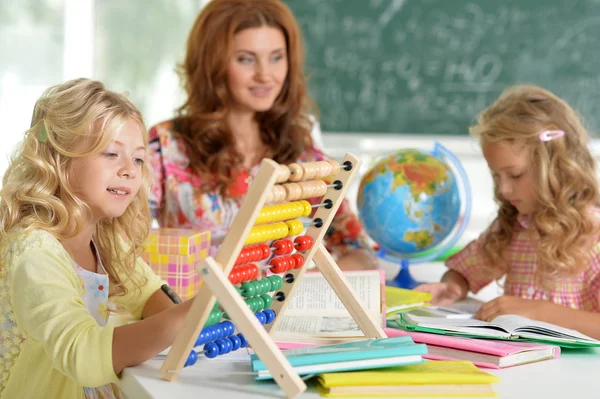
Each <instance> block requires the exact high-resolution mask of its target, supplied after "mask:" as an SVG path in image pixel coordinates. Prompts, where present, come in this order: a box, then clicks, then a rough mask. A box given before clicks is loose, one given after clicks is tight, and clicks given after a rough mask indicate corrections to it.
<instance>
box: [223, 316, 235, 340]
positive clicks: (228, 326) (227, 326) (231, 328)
mask: <svg viewBox="0 0 600 399" xmlns="http://www.w3.org/2000/svg"><path fill="white" fill-rule="evenodd" d="M221 325H222V326H223V331H224V332H225V336H226V337H229V336H230V335H233V333H235V324H233V323H232V322H230V321H229V320H226V321H224V322H222V323H221Z"/></svg>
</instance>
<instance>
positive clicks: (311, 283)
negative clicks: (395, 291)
mask: <svg viewBox="0 0 600 399" xmlns="http://www.w3.org/2000/svg"><path fill="white" fill-rule="evenodd" d="M344 277H346V280H348V283H349V284H350V285H351V286H352V288H353V289H354V292H356V295H357V296H358V298H359V299H360V300H361V301H362V303H363V305H365V307H366V308H367V309H368V310H369V312H372V313H376V314H379V313H380V311H381V283H380V273H379V271H377V270H372V271H371V270H370V271H360V272H345V273H344ZM315 312H318V313H319V314H323V315H325V314H327V315H330V316H350V313H348V311H347V310H346V308H345V307H344V304H343V303H342V301H341V300H340V299H339V298H338V296H337V295H336V293H335V292H334V291H333V288H331V286H330V285H329V283H328V282H327V280H326V279H325V277H323V275H322V274H321V273H306V274H305V275H304V277H303V278H302V281H301V282H300V286H299V287H298V288H297V289H296V292H295V293H294V295H293V297H292V299H291V300H290V303H289V304H288V307H287V309H286V311H285V315H286V316H288V315H296V316H298V315H306V316H311V315H314V313H315Z"/></svg>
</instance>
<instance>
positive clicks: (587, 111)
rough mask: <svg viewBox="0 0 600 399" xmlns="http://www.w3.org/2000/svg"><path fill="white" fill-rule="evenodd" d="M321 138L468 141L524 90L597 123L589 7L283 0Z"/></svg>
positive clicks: (501, 1)
mask: <svg viewBox="0 0 600 399" xmlns="http://www.w3.org/2000/svg"><path fill="white" fill-rule="evenodd" d="M286 2H287V4H288V5H289V6H290V8H291V9H292V11H293V12H294V14H295V15H296V17H297V19H298V21H299V24H300V26H301V28H302V31H303V35H304V40H305V48H306V51H307V62H306V71H307V74H308V77H309V88H310V93H311V95H312V97H313V99H314V100H315V101H316V103H317V105H318V106H319V110H320V121H321V125H322V128H323V130H324V131H326V132H358V133H364V132H373V133H375V132H377V133H408V134H411V133H417V134H462V135H464V134H468V126H469V125H470V124H472V122H473V120H474V117H475V116H476V115H477V113H479V112H480V111H481V110H483V109H484V108H485V107H486V106H487V105H489V104H490V103H491V102H492V101H493V100H494V99H495V98H496V97H497V96H498V94H500V92H501V91H502V89H504V88H505V87H506V86H508V85H511V84H516V83H533V84H538V85H541V86H542V87H545V88H547V89H549V90H552V91H554V92H555V93H556V94H558V95H559V96H561V97H563V98H564V99H565V100H567V102H569V103H570V104H571V105H572V106H574V107H575V108H576V109H577V110H578V111H579V112H580V113H581V114H583V116H584V117H585V119H586V122H587V125H588V127H589V128H590V129H591V130H592V131H596V130H597V129H598V127H600V126H599V125H600V119H599V118H600V115H599V113H600V0H481V1H476V0H470V1H469V0H286Z"/></svg>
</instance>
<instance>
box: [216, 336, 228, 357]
mask: <svg viewBox="0 0 600 399" xmlns="http://www.w3.org/2000/svg"><path fill="white" fill-rule="evenodd" d="M215 344H217V346H218V347H219V355H224V354H225V353H227V344H226V343H225V340H224V339H217V340H216V341H215Z"/></svg>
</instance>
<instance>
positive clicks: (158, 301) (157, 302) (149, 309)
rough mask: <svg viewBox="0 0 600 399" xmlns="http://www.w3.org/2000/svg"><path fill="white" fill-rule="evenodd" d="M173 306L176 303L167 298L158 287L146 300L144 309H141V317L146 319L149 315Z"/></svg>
mask: <svg viewBox="0 0 600 399" xmlns="http://www.w3.org/2000/svg"><path fill="white" fill-rule="evenodd" d="M175 306H176V305H175V303H174V302H173V301H172V300H171V298H169V297H168V296H167V294H165V293H164V292H163V290H162V289H158V290H156V291H155V292H154V294H152V296H151V297H150V298H149V299H148V300H147V301H146V304H145V305H144V310H143V311H142V319H147V318H148V317H150V316H154V315H155V314H158V313H160V312H162V311H163V310H167V309H171V308H174V307H175Z"/></svg>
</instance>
